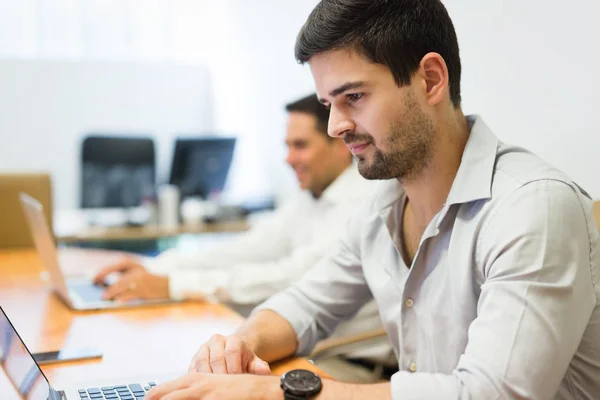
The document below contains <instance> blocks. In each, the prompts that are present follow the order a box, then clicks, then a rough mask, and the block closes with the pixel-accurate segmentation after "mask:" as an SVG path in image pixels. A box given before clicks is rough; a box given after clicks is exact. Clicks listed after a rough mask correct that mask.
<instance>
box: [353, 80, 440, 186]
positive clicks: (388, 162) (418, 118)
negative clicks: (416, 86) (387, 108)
mask: <svg viewBox="0 0 600 400" xmlns="http://www.w3.org/2000/svg"><path fill="white" fill-rule="evenodd" d="M434 134H435V127H434V124H433V121H432V120H431V119H430V118H429V117H428V116H427V115H426V114H425V113H423V112H422V111H421V109H420V108H419V105H418V103H417V100H416V98H415V96H414V95H413V94H412V93H411V92H409V93H408V95H407V97H406V100H405V110H404V112H403V113H402V115H399V116H398V118H396V119H395V120H393V121H392V122H391V123H390V128H389V136H388V138H387V139H386V140H385V141H384V143H383V144H384V145H383V146H382V147H383V148H385V149H388V150H387V152H385V153H384V152H383V151H382V150H381V149H379V148H377V147H375V151H374V154H373V159H372V161H371V162H370V163H369V162H368V161H367V159H366V158H365V157H363V156H360V155H359V156H357V159H358V171H359V172H360V174H361V175H362V176H363V177H364V178H366V179H394V178H396V179H400V180H404V181H406V180H411V179H413V178H415V177H416V176H418V175H419V174H420V173H421V172H423V170H425V169H426V168H427V167H428V165H429V163H430V162H431V159H432V157H433V138H434Z"/></svg>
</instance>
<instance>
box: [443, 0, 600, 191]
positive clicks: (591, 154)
mask: <svg viewBox="0 0 600 400" xmlns="http://www.w3.org/2000/svg"><path fill="white" fill-rule="evenodd" d="M444 3H445V4H446V5H447V8H448V11H449V13H450V15H451V17H452V18H453V20H454V23H455V27H456V30H457V33H458V39H459V43H460V45H461V56H462V61H463V67H464V71H463V79H462V87H463V99H464V108H465V111H467V112H471V113H478V114H481V115H482V116H483V117H484V118H485V120H486V121H487V123H488V124H489V125H490V126H491V127H492V129H494V131H495V133H496V135H498V136H499V137H500V139H501V140H503V141H505V142H508V143H514V144H518V145H521V146H524V147H527V148H528V149H530V150H532V151H534V152H536V153H537V154H538V155H539V156H541V157H542V158H544V159H546V160H547V161H549V162H551V163H552V164H553V165H555V166H557V167H559V168H560V169H562V170H563V171H565V172H567V173H568V174H569V175H570V176H571V178H572V179H574V180H575V181H576V182H577V183H579V184H580V185H581V186H583V187H584V188H585V189H586V190H588V191H589V192H590V194H591V195H592V196H594V197H600V178H599V174H598V172H599V171H600V159H599V157H598V154H599V151H600V134H599V131H600V113H599V112H598V108H599V106H600V101H599V100H598V94H599V93H600V79H598V78H597V76H598V68H599V65H600V53H598V49H599V48H600V44H599V43H598V42H599V40H600V24H598V22H597V16H598V15H599V14H600V3H599V2H597V1H594V0H572V1H569V2H562V1H556V0H551V1H548V0H527V1H522V0H505V1H501V0H486V1H481V0H445V1H444Z"/></svg>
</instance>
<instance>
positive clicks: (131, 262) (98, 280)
mask: <svg viewBox="0 0 600 400" xmlns="http://www.w3.org/2000/svg"><path fill="white" fill-rule="evenodd" d="M135 270H144V271H145V270H146V268H145V267H144V266H143V265H142V264H140V263H139V262H138V261H137V260H136V259H134V258H133V257H125V258H123V259H122V260H121V261H119V262H118V263H115V264H112V265H109V266H108V267H104V268H102V269H101V270H100V271H98V273H97V274H96V276H94V279H93V281H94V284H95V285H101V284H103V283H104V281H105V280H106V278H107V277H108V275H110V274H112V273H114V272H119V273H121V274H123V273H125V272H133V271H135Z"/></svg>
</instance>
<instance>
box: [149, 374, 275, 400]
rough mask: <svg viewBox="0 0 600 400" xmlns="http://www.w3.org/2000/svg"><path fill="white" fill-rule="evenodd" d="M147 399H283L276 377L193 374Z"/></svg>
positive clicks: (175, 381)
mask: <svg viewBox="0 0 600 400" xmlns="http://www.w3.org/2000/svg"><path fill="white" fill-rule="evenodd" d="M145 399H146V400H162V399H165V400H166V399H168V400H189V399H194V400H246V399H247V400H254V399H266V400H269V399H274V400H275V399H277V400H279V399H283V390H282V389H281V388H280V387H279V378H278V377H276V376H255V375H238V376H227V375H208V374H198V373H193V372H192V373H189V374H187V375H186V376H184V377H182V378H179V379H177V380H174V381H171V382H167V383H164V384H162V385H159V386H157V387H155V388H153V389H152V390H150V391H149V392H148V393H147V394H146V397H145Z"/></svg>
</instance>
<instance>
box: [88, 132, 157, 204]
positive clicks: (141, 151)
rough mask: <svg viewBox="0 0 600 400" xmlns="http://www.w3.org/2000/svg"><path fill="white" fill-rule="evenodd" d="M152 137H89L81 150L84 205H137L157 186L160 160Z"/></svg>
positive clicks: (98, 135) (93, 135)
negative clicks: (157, 165)
mask: <svg viewBox="0 0 600 400" xmlns="http://www.w3.org/2000/svg"><path fill="white" fill-rule="evenodd" d="M155 157H156V156H155V151H154V141H153V139H152V138H151V137H147V136H144V137H142V136H139V137H128V136H124V135H123V136H117V135H112V136H102V135H100V134H92V135H89V136H87V137H86V138H85V140H84V141H83V143H82V149H81V164H82V172H81V207H82V208H109V207H120V208H125V207H136V206H139V205H140V204H141V203H142V201H143V199H144V198H145V197H147V196H151V195H152V194H153V192H154V188H155V186H156V177H155V174H156V173H155V169H156V159H155Z"/></svg>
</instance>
